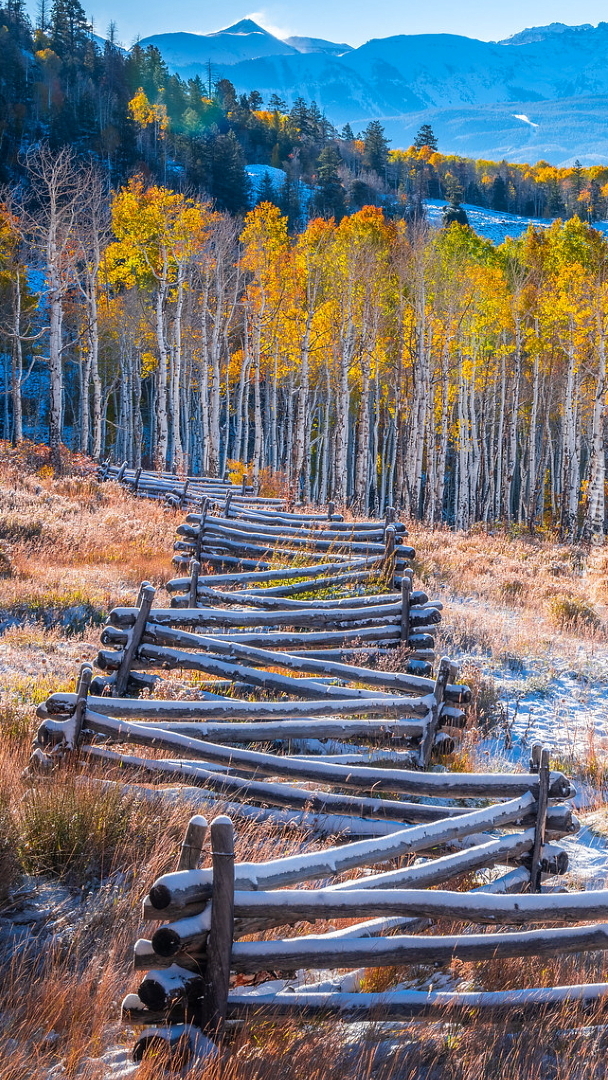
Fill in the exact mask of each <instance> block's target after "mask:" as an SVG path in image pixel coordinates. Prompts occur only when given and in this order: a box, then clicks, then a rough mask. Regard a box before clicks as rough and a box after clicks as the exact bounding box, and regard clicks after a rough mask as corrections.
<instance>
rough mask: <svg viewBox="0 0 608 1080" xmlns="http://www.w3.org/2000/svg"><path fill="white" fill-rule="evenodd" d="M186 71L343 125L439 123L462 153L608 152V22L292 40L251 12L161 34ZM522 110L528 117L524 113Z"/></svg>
mask: <svg viewBox="0 0 608 1080" xmlns="http://www.w3.org/2000/svg"><path fill="white" fill-rule="evenodd" d="M140 44H141V45H142V46H144V47H145V46H146V45H155V46H156V47H157V48H158V49H159V50H160V52H161V53H162V55H163V57H164V59H165V61H166V63H167V64H168V65H169V67H170V69H171V70H172V71H175V72H177V73H178V74H179V75H181V76H182V77H183V78H186V79H188V78H192V77H194V76H196V75H201V76H204V77H206V75H207V72H208V66H209V63H211V64H212V65H213V71H214V75H215V76H216V77H224V78H228V79H230V80H231V81H232V82H233V83H234V85H235V87H236V89H237V91H238V92H239V93H248V92H250V91H251V90H254V89H255V90H259V91H260V93H261V94H262V96H263V98H264V100H265V101H267V100H268V98H269V97H270V95H271V94H273V93H274V94H278V95H279V96H280V97H281V98H283V99H284V100H285V101H286V103H287V106H288V107H289V106H291V105H292V104H293V102H294V100H295V99H296V98H297V97H300V96H301V97H304V98H305V99H307V100H309V101H316V102H317V104H318V105H319V107H320V108H321V109H322V110H323V111H324V112H325V114H326V115H327V117H328V118H329V119H330V120H331V121H332V122H333V123H334V124H336V125H337V126H342V125H343V124H345V123H347V122H348V123H350V124H351V125H352V126H353V129H354V130H355V131H357V130H361V129H362V128H363V127H365V126H366V124H367V123H369V121H370V120H374V119H379V120H381V121H382V123H383V125H384V127H385V129H386V132H387V135H388V137H389V138H390V139H391V140H392V144H393V146H395V147H399V146H408V145H409V144H410V143H411V142H412V139H413V136H414V133H415V131H416V130H417V126H419V125H420V124H421V123H425V122H430V123H432V124H433V126H434V128H435V131H436V134H437V135H438V137H439V141H440V147H441V149H442V150H443V151H445V152H446V153H456V154H462V155H463V156H472V157H487V158H496V157H498V158H500V157H507V158H509V159H510V160H514V161H530V160H531V161H537V160H539V159H540V158H543V159H545V160H547V161H549V162H552V163H554V164H571V163H572V162H573V161H574V160H575V159H576V158H579V159H580V160H581V161H582V162H584V163H585V164H588V165H591V164H596V163H598V164H599V163H603V162H605V161H606V160H608V153H607V149H608V136H607V135H606V132H608V23H605V22H604V23H600V24H599V25H598V26H597V27H594V26H591V25H590V24H587V23H585V24H582V25H579V26H567V25H566V24H564V23H557V22H556V23H550V24H549V25H548V26H540V27H530V28H528V29H525V30H522V31H521V32H520V33H518V34H514V35H513V36H512V37H510V38H506V39H505V40H503V41H498V42H491V41H479V40H476V39H474V38H467V37H461V36H458V35H455V34H419V35H408V34H400V35H396V36H394V37H388V38H377V39H374V40H371V41H368V42H366V43H365V44H364V45H361V46H360V47H359V48H356V49H355V48H352V47H351V46H349V45H347V44H346V43H338V42H331V41H326V40H325V39H323V38H306V37H290V38H288V39H286V40H282V39H280V38H278V37H276V36H275V35H274V34H272V33H270V32H269V31H268V30H265V29H264V28H263V27H262V26H260V25H259V24H258V23H256V22H255V21H254V20H252V19H242V20H240V21H239V22H236V23H234V24H233V25H232V26H229V27H226V28H225V29H224V30H219V31H216V32H214V33H212V34H194V33H191V34H189V33H174V34H157V35H153V36H151V37H148V38H144V39H143V40H142V41H141V42H140ZM522 118H523V119H522Z"/></svg>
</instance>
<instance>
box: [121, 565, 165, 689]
mask: <svg viewBox="0 0 608 1080" xmlns="http://www.w3.org/2000/svg"><path fill="white" fill-rule="evenodd" d="M155 593H156V589H155V588H154V586H153V585H150V584H149V583H148V582H146V583H145V584H143V583H142V585H141V586H140V590H139V597H138V600H139V611H138V612H137V618H136V619H135V623H134V624H133V628H132V629H131V630H130V631H129V640H128V642H127V644H126V645H125V647H124V650H123V654H122V660H121V661H120V667H119V668H118V671H117V672H116V679H115V681H114V689H113V695H112V696H113V697H123V696H124V694H125V693H126V689H127V684H128V682H129V671H130V670H131V664H132V663H133V657H134V656H135V653H136V652H137V650H138V648H139V646H140V644H141V639H142V637H143V634H144V631H145V629H146V623H147V621H148V616H149V614H150V609H151V607H152V604H153V603H154V596H155Z"/></svg>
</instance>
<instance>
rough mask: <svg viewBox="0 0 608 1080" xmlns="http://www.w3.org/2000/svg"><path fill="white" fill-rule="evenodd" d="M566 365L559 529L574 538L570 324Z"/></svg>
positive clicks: (574, 451)
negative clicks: (560, 521) (560, 527)
mask: <svg viewBox="0 0 608 1080" xmlns="http://www.w3.org/2000/svg"><path fill="white" fill-rule="evenodd" d="M567 352H568V364H567V371H566V382H565V387H564V402H563V407H564V420H563V431H562V530H563V533H564V535H565V536H568V537H569V538H570V539H573V538H574V535H575V532H576V516H577V510H578V494H579V479H580V477H579V458H578V448H577V445H576V395H577V386H576V383H577V380H576V351H575V348H574V343H573V327H572V325H571V326H570V334H569V342H568V350H567Z"/></svg>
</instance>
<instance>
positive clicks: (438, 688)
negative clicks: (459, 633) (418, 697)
mask: <svg viewBox="0 0 608 1080" xmlns="http://www.w3.org/2000/svg"><path fill="white" fill-rule="evenodd" d="M451 667H452V665H451V664H450V661H449V659H448V658H447V656H444V657H442V659H441V660H440V662H439V671H438V672H437V678H436V679H435V687H434V689H433V697H434V699H435V700H434V702H433V707H432V709H431V715H430V716H429V718H428V720H427V722H426V730H425V732H424V735H423V736H422V739H421V741H420V765H421V767H422V768H423V769H426V768H427V766H428V764H429V762H430V760H431V753H432V750H433V743H434V741H435V732H436V731H437V726H438V724H439V718H440V716H441V706H442V705H443V699H444V697H445V688H446V686H447V685H448V682H449V680H450V672H451Z"/></svg>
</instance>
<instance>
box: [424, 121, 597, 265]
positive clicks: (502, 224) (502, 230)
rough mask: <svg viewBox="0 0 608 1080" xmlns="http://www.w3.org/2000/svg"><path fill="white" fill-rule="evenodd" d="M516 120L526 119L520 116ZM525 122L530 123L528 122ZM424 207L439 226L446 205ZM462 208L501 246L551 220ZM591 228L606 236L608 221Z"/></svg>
mask: <svg viewBox="0 0 608 1080" xmlns="http://www.w3.org/2000/svg"><path fill="white" fill-rule="evenodd" d="M518 119H520V120H524V119H526V118H524V117H523V116H520V117H518ZM527 122H528V123H531V121H529V120H528V121H527ZM424 206H425V209H426V214H427V218H428V221H429V223H430V224H431V225H434V226H439V225H441V224H442V223H443V208H444V207H445V206H447V203H446V202H445V201H444V200H442V199H426V200H425V203H424ZM462 208H463V210H466V213H467V217H468V219H469V225H470V226H471V228H472V229H473V230H474V231H475V232H476V233H478V235H479V236H483V237H484V238H485V239H486V240H491V241H492V243H493V244H502V243H503V241H504V240H506V238H507V236H512V237H518V236H521V235H522V233H524V232H525V231H526V229H528V228H529V227H530V226H534V228H535V229H548V228H549V226H550V225H551V224H552V220H553V219H548V218H535V217H523V216H521V215H520V214H508V213H507V212H506V211H503V210H488V209H485V208H483V207H480V206H473V205H472V204H470V203H463V204H462ZM593 227H594V229H597V230H598V232H601V233H604V234H608V221H595V222H594V223H593Z"/></svg>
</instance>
